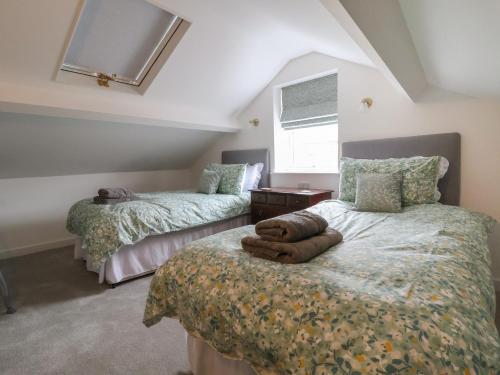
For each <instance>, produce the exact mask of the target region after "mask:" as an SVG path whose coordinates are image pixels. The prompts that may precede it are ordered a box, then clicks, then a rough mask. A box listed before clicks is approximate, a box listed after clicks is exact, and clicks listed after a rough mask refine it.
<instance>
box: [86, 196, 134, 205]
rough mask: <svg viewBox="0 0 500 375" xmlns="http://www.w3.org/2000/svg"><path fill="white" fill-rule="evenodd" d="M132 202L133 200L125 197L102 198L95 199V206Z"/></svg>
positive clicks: (96, 197)
mask: <svg viewBox="0 0 500 375" xmlns="http://www.w3.org/2000/svg"><path fill="white" fill-rule="evenodd" d="M131 200H132V198H128V197H124V198H103V197H100V196H95V197H94V203H95V204H116V203H122V202H129V201H131Z"/></svg>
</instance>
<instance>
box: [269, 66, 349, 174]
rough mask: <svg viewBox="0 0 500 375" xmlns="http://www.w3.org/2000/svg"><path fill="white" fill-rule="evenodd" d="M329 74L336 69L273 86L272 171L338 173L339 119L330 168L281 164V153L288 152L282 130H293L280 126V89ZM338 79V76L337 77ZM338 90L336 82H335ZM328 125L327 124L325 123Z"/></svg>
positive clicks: (335, 71)
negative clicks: (335, 149)
mask: <svg viewBox="0 0 500 375" xmlns="http://www.w3.org/2000/svg"><path fill="white" fill-rule="evenodd" d="M331 74H337V75H338V69H332V70H328V71H324V72H322V73H318V74H314V75H310V76H307V77H302V78H300V79H296V80H293V81H288V82H285V83H282V84H279V85H276V86H274V88H273V123H274V134H273V135H274V137H273V138H274V142H273V145H274V173H300V174H303V173H311V174H326V173H338V160H339V151H340V147H339V144H338V143H339V141H338V133H339V128H338V127H339V121H338V122H337V155H336V162H335V163H334V164H333V165H332V166H331V168H327V169H324V168H323V169H321V168H298V167H295V166H290V165H288V166H285V165H283V159H284V158H283V153H284V152H287V153H289V152H290V148H289V145H287V144H286V143H287V142H288V139H287V138H286V137H284V135H283V132H286V131H289V132H290V131H293V130H284V129H283V128H282V126H281V121H280V117H281V109H282V105H283V103H282V100H281V89H282V88H283V87H286V86H291V85H294V84H297V83H302V82H306V81H310V80H313V79H316V78H321V77H324V76H328V75H331ZM337 79H338V78H337ZM337 91H338V84H337ZM327 126H328V125H327Z"/></svg>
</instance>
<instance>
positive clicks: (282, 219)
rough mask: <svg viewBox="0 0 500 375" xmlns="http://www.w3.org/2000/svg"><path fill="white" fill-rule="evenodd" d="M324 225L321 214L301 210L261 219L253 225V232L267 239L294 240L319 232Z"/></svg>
mask: <svg viewBox="0 0 500 375" xmlns="http://www.w3.org/2000/svg"><path fill="white" fill-rule="evenodd" d="M326 227H328V222H327V221H326V220H325V219H323V218H322V217H321V216H319V215H316V214H313V213H312V212H309V211H305V210H302V211H296V212H292V213H290V214H286V215H281V216H277V217H275V218H272V219H267V220H262V221H260V222H258V223H257V225H256V226H255V233H257V234H258V235H259V236H261V237H262V238H263V239H264V240H268V241H274V242H296V241H300V240H303V239H305V238H308V237H311V236H314V235H316V234H318V233H321V232H323V231H324V230H325V229H326Z"/></svg>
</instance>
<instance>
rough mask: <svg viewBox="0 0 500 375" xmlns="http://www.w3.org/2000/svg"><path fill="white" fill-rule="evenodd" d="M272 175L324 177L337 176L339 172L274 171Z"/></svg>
mask: <svg viewBox="0 0 500 375" xmlns="http://www.w3.org/2000/svg"><path fill="white" fill-rule="evenodd" d="M271 173H272V174H324V175H331V174H333V175H337V174H339V172H338V171H273V172H271Z"/></svg>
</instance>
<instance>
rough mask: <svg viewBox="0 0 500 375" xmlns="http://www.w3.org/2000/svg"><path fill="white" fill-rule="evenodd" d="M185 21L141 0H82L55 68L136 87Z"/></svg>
mask: <svg viewBox="0 0 500 375" xmlns="http://www.w3.org/2000/svg"><path fill="white" fill-rule="evenodd" d="M185 23H186V21H184V20H183V19H182V18H180V17H178V16H176V15H174V14H172V13H170V12H167V11H166V10H164V9H161V8H159V7H157V6H155V5H153V4H151V3H149V2H147V1H146V0H86V2H85V5H84V7H83V9H82V11H81V13H80V18H79V21H78V24H77V27H76V30H75V31H74V34H73V37H72V39H71V42H70V44H69V46H68V49H67V52H66V55H65V58H64V62H63V64H62V66H61V70H64V71H68V72H73V73H78V74H83V75H87V76H92V77H96V78H98V83H99V84H100V85H104V86H107V81H108V80H112V81H116V82H120V83H124V84H128V85H132V86H140V85H141V84H142V83H143V81H144V80H145V79H146V77H147V76H148V74H150V72H151V71H152V68H153V66H154V65H155V64H157V63H159V60H161V59H160V57H161V55H162V54H165V53H166V54H167V55H169V54H170V53H171V52H172V51H173V48H175V45H176V44H177V42H178V41H179V40H180V38H179V35H176V34H179V33H180V34H183V33H184V32H185V30H187V27H186V25H183V24H185ZM187 24H189V23H187ZM181 36H182V35H181ZM169 47H170V48H169ZM163 60H166V58H164V59H163ZM163 62H164V61H163Z"/></svg>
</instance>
